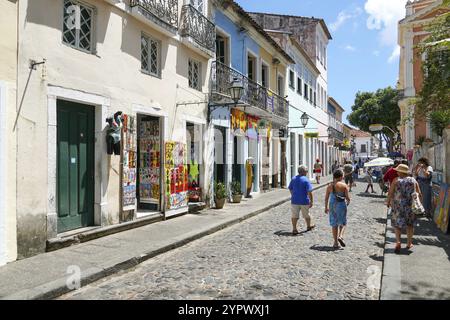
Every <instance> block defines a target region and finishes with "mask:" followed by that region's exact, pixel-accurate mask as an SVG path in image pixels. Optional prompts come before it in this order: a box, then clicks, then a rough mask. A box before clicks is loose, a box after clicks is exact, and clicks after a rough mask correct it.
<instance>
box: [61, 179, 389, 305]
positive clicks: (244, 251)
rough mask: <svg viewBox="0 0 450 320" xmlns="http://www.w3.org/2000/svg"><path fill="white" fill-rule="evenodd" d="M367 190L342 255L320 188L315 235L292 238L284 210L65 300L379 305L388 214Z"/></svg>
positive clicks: (355, 205) (354, 208) (357, 191)
mask: <svg viewBox="0 0 450 320" xmlns="http://www.w3.org/2000/svg"><path fill="white" fill-rule="evenodd" d="M365 187H366V184H365V183H361V182H359V183H357V187H356V188H354V189H353V192H352V193H351V194H350V196H351V199H352V202H351V204H350V208H349V214H348V229H347V231H346V234H345V239H346V243H347V246H346V247H345V248H343V249H341V250H337V251H334V250H332V247H331V246H332V244H333V241H332V236H331V228H330V227H329V224H328V217H327V215H325V213H324V196H325V188H322V189H320V190H318V191H316V192H315V193H314V195H315V203H314V208H313V210H312V213H313V215H314V218H315V223H316V228H315V229H314V230H313V231H310V232H304V231H305V225H304V222H303V220H302V219H300V224H301V226H300V228H299V231H300V234H299V235H297V236H292V235H291V223H290V205H289V203H286V204H283V205H281V206H279V207H276V208H274V209H272V210H269V211H267V212H264V213H262V214H260V215H258V216H256V217H253V218H251V219H249V220H246V221H244V222H242V223H240V224H237V225H235V226H232V227H229V228H226V229H224V230H222V231H219V232H217V233H215V234H212V235H210V236H207V237H204V238H202V239H200V240H197V241H194V242H192V243H190V244H188V245H186V246H184V247H181V248H179V249H175V250H173V251H170V252H168V253H166V254H162V255H160V256H157V257H155V258H153V259H151V260H149V261H147V262H144V263H142V264H141V265H139V266H138V267H137V268H135V269H134V270H131V271H128V272H124V273H122V274H117V275H115V276H110V277H108V278H105V279H102V280H100V281H97V282H94V283H92V284H90V285H88V286H86V287H83V288H81V289H79V290H77V291H74V292H72V293H69V294H66V295H65V296H62V297H60V299H378V297H379V286H380V277H381V269H382V259H383V258H382V257H383V245H384V232H385V219H386V207H385V206H384V205H383V203H384V198H381V197H380V196H379V190H378V189H377V191H378V194H377V195H373V196H372V195H370V196H369V195H366V194H363V193H362V192H363V191H364V189H365Z"/></svg>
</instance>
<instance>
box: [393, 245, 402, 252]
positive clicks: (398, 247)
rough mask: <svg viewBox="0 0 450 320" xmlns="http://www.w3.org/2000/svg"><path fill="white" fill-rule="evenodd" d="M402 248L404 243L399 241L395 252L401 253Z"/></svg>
mask: <svg viewBox="0 0 450 320" xmlns="http://www.w3.org/2000/svg"><path fill="white" fill-rule="evenodd" d="M401 248H402V245H401V244H400V243H397V245H396V246H395V250H394V252H395V253H397V254H399V253H400V249H401Z"/></svg>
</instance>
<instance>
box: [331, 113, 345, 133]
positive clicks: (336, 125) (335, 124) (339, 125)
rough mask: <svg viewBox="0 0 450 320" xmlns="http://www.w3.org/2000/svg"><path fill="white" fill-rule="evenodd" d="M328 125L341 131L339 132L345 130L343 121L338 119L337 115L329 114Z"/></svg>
mask: <svg viewBox="0 0 450 320" xmlns="http://www.w3.org/2000/svg"><path fill="white" fill-rule="evenodd" d="M328 126H329V127H331V128H333V129H335V130H337V131H339V132H343V129H344V128H343V126H342V122H340V121H339V120H337V119H336V118H335V117H333V116H331V115H328Z"/></svg>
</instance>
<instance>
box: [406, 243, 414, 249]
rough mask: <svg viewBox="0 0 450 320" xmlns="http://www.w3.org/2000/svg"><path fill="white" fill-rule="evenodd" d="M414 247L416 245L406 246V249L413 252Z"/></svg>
mask: <svg viewBox="0 0 450 320" xmlns="http://www.w3.org/2000/svg"><path fill="white" fill-rule="evenodd" d="M413 247H414V245H413V244H412V243H411V244H408V245H407V246H406V249H408V250H411V249H412V248H413Z"/></svg>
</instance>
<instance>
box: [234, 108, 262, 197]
mask: <svg viewBox="0 0 450 320" xmlns="http://www.w3.org/2000/svg"><path fill="white" fill-rule="evenodd" d="M231 134H232V139H233V163H232V180H233V181H239V182H240V183H241V189H242V192H243V193H244V194H246V193H247V192H248V189H249V188H251V190H250V192H259V191H260V186H261V183H262V181H260V177H261V172H262V166H263V165H264V164H265V161H262V160H263V159H264V158H266V157H264V144H266V146H267V143H268V142H267V135H269V136H270V122H268V121H266V120H263V119H261V118H259V117H257V116H254V115H250V114H247V113H245V112H244V111H241V110H239V109H232V110H231ZM248 175H251V179H250V180H251V181H250V180H249V179H248ZM250 182H251V185H250Z"/></svg>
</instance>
